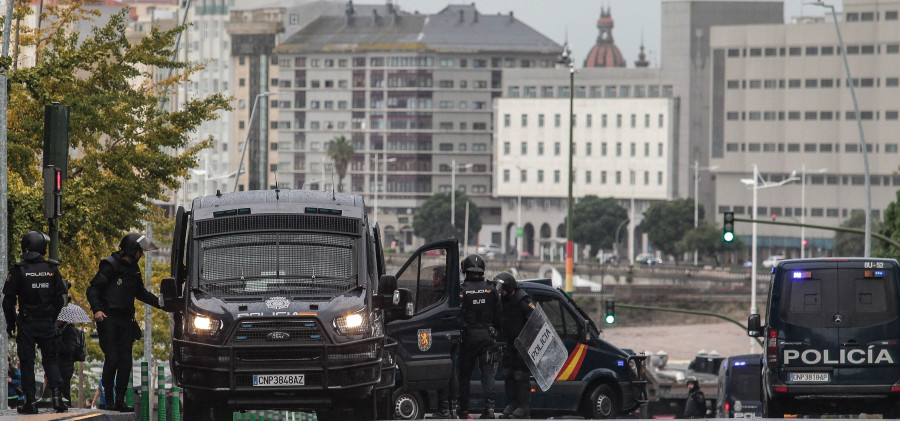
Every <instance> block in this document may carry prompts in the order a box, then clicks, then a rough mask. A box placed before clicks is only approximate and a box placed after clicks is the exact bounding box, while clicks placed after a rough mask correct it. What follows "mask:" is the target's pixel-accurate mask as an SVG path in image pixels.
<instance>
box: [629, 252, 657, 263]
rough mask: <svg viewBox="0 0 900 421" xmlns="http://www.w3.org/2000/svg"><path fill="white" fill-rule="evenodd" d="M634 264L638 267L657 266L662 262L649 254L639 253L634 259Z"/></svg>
mask: <svg viewBox="0 0 900 421" xmlns="http://www.w3.org/2000/svg"><path fill="white" fill-rule="evenodd" d="M634 262H635V263H637V264H639V265H658V264H660V263H662V260H661V259H660V258H658V257H656V256H654V255H652V254H650V253H641V254H639V255H637V257H635V258H634Z"/></svg>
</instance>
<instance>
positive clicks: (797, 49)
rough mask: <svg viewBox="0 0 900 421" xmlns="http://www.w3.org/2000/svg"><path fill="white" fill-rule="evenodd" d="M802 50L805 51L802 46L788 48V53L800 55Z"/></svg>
mask: <svg viewBox="0 0 900 421" xmlns="http://www.w3.org/2000/svg"><path fill="white" fill-rule="evenodd" d="M802 52H803V49H802V48H800V47H790V48H788V55H791V56H799V55H800V54H801V53H802Z"/></svg>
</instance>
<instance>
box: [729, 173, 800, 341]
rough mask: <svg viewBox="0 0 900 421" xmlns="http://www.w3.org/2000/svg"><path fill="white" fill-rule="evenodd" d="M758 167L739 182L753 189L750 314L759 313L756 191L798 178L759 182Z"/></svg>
mask: <svg viewBox="0 0 900 421" xmlns="http://www.w3.org/2000/svg"><path fill="white" fill-rule="evenodd" d="M759 180H760V176H759V167H758V166H757V165H756V164H753V178H752V179H750V178H742V179H741V183H744V184H746V185H748V186H750V187H751V188H752V189H753V214H752V215H753V224H752V227H753V228H752V236H751V241H750V314H759V313H757V308H756V261H757V260H756V219H757V217H758V216H759V215H758V212H759V209H758V206H757V191H758V190H759V189H767V188H772V187H780V186H783V185H785V184H787V183H790V182H792V181H799V180H800V179H799V178H797V177H794V176H791V177H788V178H785V179H784V180H781V181H779V182H777V183H769V182H767V181H763V182H762V183H760V182H759ZM755 343H756V341H755V340H754V339H753V338H751V339H750V350H751V352H752V351H753V346H754V344H755Z"/></svg>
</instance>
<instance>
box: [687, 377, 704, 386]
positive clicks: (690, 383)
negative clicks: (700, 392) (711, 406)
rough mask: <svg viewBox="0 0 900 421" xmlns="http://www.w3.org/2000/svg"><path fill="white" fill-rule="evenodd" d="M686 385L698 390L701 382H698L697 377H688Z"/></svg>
mask: <svg viewBox="0 0 900 421" xmlns="http://www.w3.org/2000/svg"><path fill="white" fill-rule="evenodd" d="M685 383H686V384H687V386H688V387H691V386H693V387H692V388H693V389H697V388H699V387H700V381H698V380H697V378H696V377H688V378H687V379H685Z"/></svg>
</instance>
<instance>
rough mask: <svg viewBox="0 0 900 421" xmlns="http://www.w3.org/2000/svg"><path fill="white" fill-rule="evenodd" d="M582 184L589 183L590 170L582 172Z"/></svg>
mask: <svg viewBox="0 0 900 421" xmlns="http://www.w3.org/2000/svg"><path fill="white" fill-rule="evenodd" d="M584 184H591V172H590V171H585V172H584Z"/></svg>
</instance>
